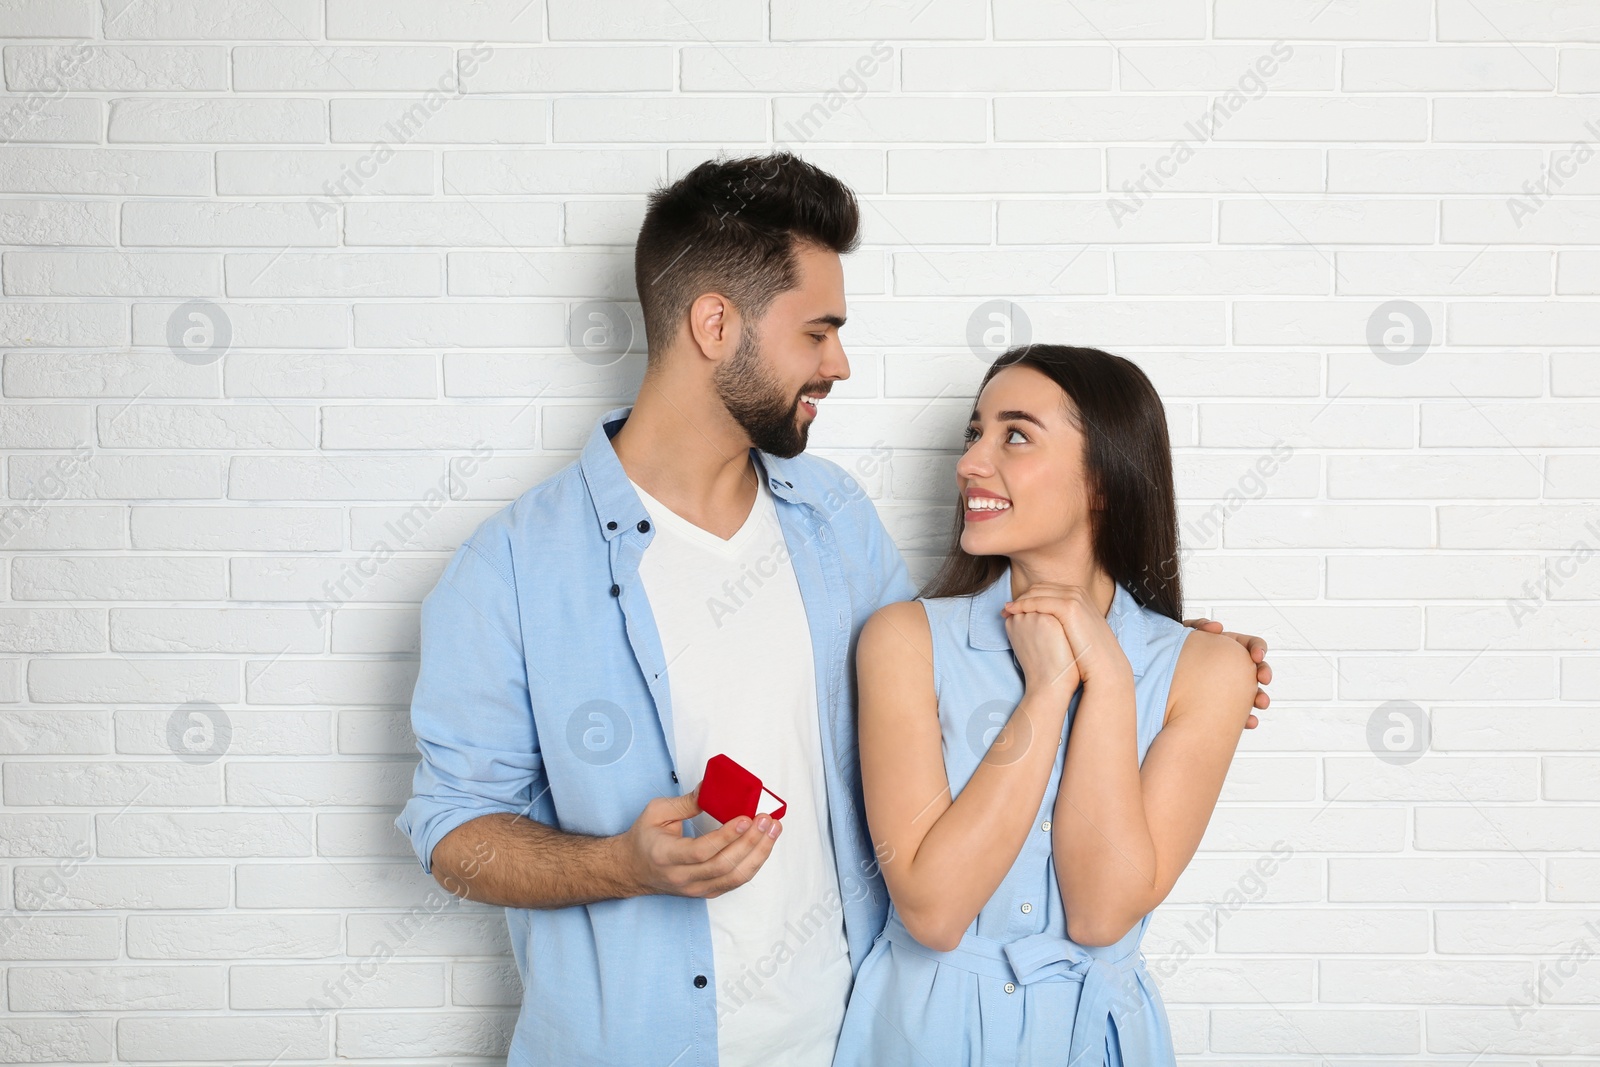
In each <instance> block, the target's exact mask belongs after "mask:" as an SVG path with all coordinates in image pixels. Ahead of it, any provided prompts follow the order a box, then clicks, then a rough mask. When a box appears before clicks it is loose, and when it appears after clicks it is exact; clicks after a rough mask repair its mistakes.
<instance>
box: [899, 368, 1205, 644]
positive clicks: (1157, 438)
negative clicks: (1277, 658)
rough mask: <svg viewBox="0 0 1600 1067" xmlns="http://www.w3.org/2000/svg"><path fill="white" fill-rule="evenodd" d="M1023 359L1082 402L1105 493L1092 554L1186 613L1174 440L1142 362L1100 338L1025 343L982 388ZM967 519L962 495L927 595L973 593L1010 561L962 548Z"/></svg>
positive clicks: (1120, 579)
mask: <svg viewBox="0 0 1600 1067" xmlns="http://www.w3.org/2000/svg"><path fill="white" fill-rule="evenodd" d="M1018 365H1026V366H1029V367H1033V368H1034V369H1035V370H1038V371H1040V372H1041V373H1043V374H1044V375H1046V376H1047V377H1049V378H1050V380H1051V381H1053V382H1055V383H1056V384H1057V385H1059V386H1060V387H1061V391H1062V392H1064V393H1066V394H1067V396H1069V397H1071V398H1072V402H1073V404H1074V405H1076V407H1077V421H1078V428H1079V429H1080V430H1081V431H1082V432H1083V435H1084V457H1083V458H1084V469H1085V471H1086V473H1087V476H1088V479H1089V490H1090V499H1093V497H1094V494H1096V493H1098V495H1099V497H1100V499H1101V500H1102V501H1103V502H1104V507H1103V508H1102V509H1096V510H1091V511H1090V513H1089V514H1090V525H1091V531H1092V533H1091V536H1092V539H1093V549H1094V558H1095V562H1096V563H1098V564H1099V565H1100V566H1101V567H1102V568H1103V569H1104V570H1105V571H1106V573H1107V574H1109V575H1111V577H1112V578H1113V579H1115V580H1116V581H1117V583H1118V584H1120V585H1123V586H1126V587H1127V589H1128V591H1129V592H1130V593H1132V594H1133V597H1134V599H1135V600H1137V601H1138V602H1139V603H1140V604H1142V605H1144V606H1145V607H1147V608H1149V609H1150V610H1152V611H1156V612H1159V613H1160V614H1162V615H1165V616H1167V617H1168V618H1170V619H1173V620H1175V621H1178V622H1182V621H1183V593H1182V590H1181V588H1180V583H1179V575H1178V506H1177V498H1176V494H1175V493H1174V492H1173V488H1172V446H1171V443H1170V442H1169V440H1168V438H1167V418H1166V412H1165V410H1164V409H1163V408H1162V406H1161V397H1160V396H1158V395H1157V394H1156V390H1155V386H1153V385H1151V384H1150V379H1149V378H1147V377H1145V374H1144V371H1142V370H1140V369H1139V368H1138V367H1137V366H1136V365H1134V364H1133V363H1131V362H1129V361H1128V360H1126V359H1123V358H1122V357H1121V356H1114V355H1112V354H1111V353H1109V352H1102V351H1101V350H1100V349H1098V348H1074V347H1069V346H1067V345H1022V346H1020V347H1017V348H1012V349H1010V350H1008V351H1006V352H1005V353H1004V354H1003V355H1001V356H1000V357H999V358H998V359H996V360H995V361H994V364H993V365H992V366H990V368H989V370H988V372H987V373H986V374H984V376H983V381H982V382H981V383H980V384H979V386H978V393H979V395H982V393H983V387H984V386H986V385H988V384H989V381H990V379H992V378H993V377H994V376H995V375H996V374H998V373H999V372H1000V371H1002V370H1004V369H1005V368H1007V367H1013V366H1018ZM974 403H976V401H974ZM1062 489H1063V491H1065V489H1066V487H1065V486H1063V487H1062ZM965 523H966V518H965V509H964V507H963V505H962V502H961V500H960V499H957V501H956V521H955V530H954V532H953V534H952V536H951V539H950V550H949V552H948V553H947V554H946V555H945V559H944V563H943V564H942V565H941V566H940V568H939V571H938V573H937V574H935V575H934V576H933V578H932V579H931V580H930V581H929V582H928V584H927V586H926V587H925V588H924V589H923V591H922V595H923V596H924V597H949V596H970V595H972V594H973V593H977V592H979V591H981V590H983V589H985V588H987V587H988V586H989V585H990V584H991V583H992V582H993V581H994V580H995V579H996V578H998V577H999V576H1000V574H1001V572H1003V571H1004V570H1005V569H1006V566H1007V565H1008V563H1009V562H1010V561H1009V560H1008V559H1007V558H1006V557H1005V556H972V555H968V554H967V553H966V552H964V551H962V548H961V531H962V529H963V527H964V526H965Z"/></svg>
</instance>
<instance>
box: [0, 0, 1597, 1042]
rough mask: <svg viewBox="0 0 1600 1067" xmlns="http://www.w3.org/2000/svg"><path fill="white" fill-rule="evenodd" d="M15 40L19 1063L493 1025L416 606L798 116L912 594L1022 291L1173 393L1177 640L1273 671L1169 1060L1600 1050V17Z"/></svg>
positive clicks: (1514, 1)
mask: <svg viewBox="0 0 1600 1067" xmlns="http://www.w3.org/2000/svg"><path fill="white" fill-rule="evenodd" d="M0 36H3V37H4V38H6V43H5V47H4V51H3V71H4V88H5V93H4V97H3V100H0V141H3V144H0V286H3V300H0V359H3V363H0V396H3V401H0V448H3V449H4V451H5V463H4V468H3V471H0V476H3V487H4V500H3V504H4V510H3V511H0V516H3V522H0V542H3V545H4V561H5V564H6V565H5V567H4V568H3V569H0V601H3V602H4V603H0V803H3V809H4V810H3V811H0V875H3V877H0V909H4V910H3V911H0V972H3V984H0V991H3V998H4V999H3V1005H4V1008H5V1012H4V1014H3V1016H0V1061H4V1062H15V1063H44V1062H68V1063H147V1062H162V1063H178V1062H181V1063H197V1064H198V1063H231V1062H238V1061H241V1060H248V1061H260V1062H263V1063H265V1062H280V1063H333V1062H352V1061H354V1062H366V1063H374V1064H378V1063H382V1064H391V1063H392V1064H424V1063H440V1064H442V1063H447V1062H448V1063H474V1062H485V1063H488V1062H495V1061H497V1060H500V1059H503V1056H504V1049H505V1047H506V1043H507V1040H508V1036H509V1033H510V1028H511V1025H512V1021H513V1018H514V1011H515V1005H516V1003H517V1002H518V998H519V988H518V983H517V979H516V974H515V970H514V968H513V967H512V966H511V963H510V957H509V949H508V944H507V941H506V935H505V932H504V926H503V922H502V921H501V917H500V913H499V912H498V911H495V910H492V909H486V908H481V907H477V906H461V905H459V904H457V903H456V902H454V901H453V900H447V899H446V898H445V896H444V894H443V893H442V892H441V891H440V890H438V889H437V888H436V887H435V885H434V883H433V882H432V881H431V879H429V878H428V877H427V876H425V875H423V874H422V873H421V871H420V870H419V869H418V867H417V864H416V862H415V860H414V858H413V857H412V856H411V854H410V851H409V848H408V845H407V843H406V842H405V841H404V840H403V839H402V838H401V837H400V836H399V834H398V833H397V832H396V830H395V829H394V827H393V825H392V819H393V815H394V813H395V812H396V811H397V810H398V808H399V806H400V805H401V804H402V803H403V801H404V798H405V797H406V795H407V792H408V789H409V781H410V770H411V767H412V764H413V761H414V759H415V754H414V751H413V747H412V745H413V742H412V739H411V737H410V734H409V729H408V723H407V719H406V705H407V702H408V700H409V695H410V689H411V685H412V683H413V681H414V678H415V672H416V664H415V657H416V652H417V633H416V630H417V620H416V609H417V604H418V602H419V600H420V599H421V597H422V595H423V594H424V593H425V592H426V591H427V590H428V589H429V588H431V586H432V585H433V583H434V581H435V580H436V578H437V576H438V573H439V570H440V568H441V567H442V565H443V562H444V560H445V559H446V558H447V557H448V556H449V554H450V552H451V550H452V549H453V548H454V547H455V546H456V545H457V544H458V543H459V542H460V540H461V539H462V538H463V537H464V536H466V534H467V533H468V532H469V531H470V530H471V529H472V528H473V527H474V526H475V525H476V524H477V523H478V522H480V521H482V519H483V518H485V517H486V516H487V515H489V514H491V513H492V512H493V511H494V510H496V509H497V508H498V507H500V506H501V505H502V504H503V503H504V502H506V501H508V500H510V499H512V498H514V497H515V496H516V495H517V494H519V493H520V492H521V491H523V490H524V489H526V488H527V487H528V486H529V485H531V484H533V483H534V482H536V481H538V480H539V479H541V478H543V477H544V476H545V475H547V474H549V473H550V472H552V471H553V470H555V469H557V468H558V467H559V466H561V465H562V464H564V463H565V462H567V461H568V460H569V459H570V458H571V457H572V455H573V454H574V452H575V450H576V449H577V448H578V447H579V445H580V444H581V442H582V440H583V439H584V437H585V436H586V435H587V433H588V431H589V428H590V426H591V424H592V421H593V419H594V417H595V416H596V415H597V414H598V413H599V412H600V411H602V410H604V409H605V408H607V407H610V406H613V405H615V404H618V403H621V402H625V401H626V400H627V399H628V398H629V397H630V396H631V393H632V390H633V389H634V388H635V386H636V385H637V382H638V377H639V372H640V363H641V357H640V356H639V355H638V354H637V353H635V354H633V355H630V356H628V357H626V358H623V359H620V360H612V359H611V358H610V357H609V356H605V357H602V358H596V357H594V356H593V355H591V354H590V353H588V352H582V355H583V356H586V357H588V358H580V355H579V354H578V353H579V352H580V351H582V350H581V349H580V348H577V347H575V346H574V345H573V344H572V342H571V339H572V338H573V337H574V336H576V334H577V333H578V332H581V329H582V328H583V324H584V322H585V321H586V320H585V319H583V317H582V312H581V310H580V306H581V305H584V304H586V303H588V302H594V301H609V302H614V303H617V304H621V305H624V306H627V305H629V304H630V302H631V300H632V295H633V294H632V281H631V266H630V252H631V245H632V242H633V236H634V232H635V230H636V228H637V225H638V221H639V217H640V213H641V205H642V202H643V195H644V194H645V193H646V192H647V191H648V190H649V189H650V188H651V187H652V185H654V184H655V183H656V182H657V181H659V180H661V179H663V178H666V177H669V176H672V175H675V174H678V173H681V172H682V171H684V170H685V169H686V168H688V167H689V166H692V165H693V164H694V163H696V162H698V161H699V160H701V159H703V158H706V157H708V156H710V155H712V154H714V153H716V152H717V151H718V150H723V149H726V150H729V151H733V152H741V153H742V152H748V151H759V150H761V149H763V148H766V147H768V146H772V145H775V144H777V145H784V146H787V147H791V148H795V149H797V150H799V151H801V152H803V153H804V154H806V155H807V156H808V157H810V158H812V159H814V160H815V161H817V162H818V163H820V164H821V165H823V166H825V167H828V168H830V169H831V170H833V171H834V172H836V173H838V174H839V175H840V176H842V177H843V178H845V179H846V180H847V181H849V182H850V183H851V184H852V185H853V186H854V187H855V188H856V189H857V191H858V192H859V194H860V195H861V197H862V199H863V202H864V204H865V243H864V246H863V248H862V250H861V251H860V253H859V254H858V255H856V256H855V257H853V258H852V260H851V262H850V263H849V264H848V265H847V284H848V287H849V292H850V303H851V307H850V312H851V314H850V325H849V326H848V327H847V329H846V331H845V340H846V343H847V346H848V350H849V352H850V354H851V359H852V367H853V371H854V373H853V375H852V377H851V379H850V380H849V381H848V382H847V383H844V384H842V385H841V386H840V387H839V388H838V389H836V390H835V393H834V396H835V399H833V400H831V401H830V402H829V404H828V405H827V406H826V410H825V412H824V414H823V416H822V418H821V420H820V421H819V422H818V424H817V428H816V431H815V434H814V441H815V443H816V448H817V451H818V452H819V453H821V454H824V455H828V456H831V457H834V458H836V459H840V460H842V461H844V462H847V463H848V462H851V461H852V460H853V459H854V458H855V457H857V456H859V455H863V454H866V453H867V452H868V451H869V450H871V449H872V448H873V447H874V446H876V445H886V446H887V447H888V448H889V449H891V450H892V455H891V461H890V463H889V464H888V465H887V466H886V467H885V468H884V469H883V470H881V471H877V472H874V474H873V475H872V476H871V477H869V478H867V479H866V481H867V482H868V489H869V491H870V492H871V493H872V495H873V496H874V497H875V499H876V500H877V502H878V504H879V506H880V509H881V511H882V513H883V515H884V518H885V521H886V522H887V524H888V526H889V528H890V529H891V531H892V532H893V533H894V534H895V536H896V537H897V539H898V540H899V542H900V543H901V545H902V546H903V548H904V549H905V551H906V552H907V554H908V556H910V557H911V558H912V560H913V562H914V565H915V571H916V574H917V576H919V577H921V576H925V575H926V574H927V573H928V571H929V568H930V567H931V565H932V564H933V562H934V560H935V557H936V556H937V554H938V552H939V551H940V550H941V549H942V547H943V536H944V530H945V529H946V523H947V518H948V512H947V511H946V506H947V505H946V504H945V501H946V500H947V498H948V496H949V482H950V476H951V466H952V462H953V461H952V456H953V454H954V447H953V446H954V445H955V443H956V442H957V441H958V439H959V426H960V424H961V421H962V417H963V415H964V414H965V411H966V406H965V405H966V404H967V403H968V402H969V401H970V398H971V394H972V390H973V387H974V385H975V383H976V381H977V379H978V377H979V375H980V373H981V371H982V369H983V363H982V362H981V360H980V359H979V358H975V355H974V352H973V350H972V349H971V347H970V344H971V341H970V339H971V338H980V339H981V338H982V336H983V333H984V330H985V329H987V328H989V327H991V326H992V325H993V324H994V320H992V319H991V318H990V317H989V316H990V314H991V313H992V312H994V311H996V309H997V308H999V309H1001V310H1003V309H1004V308H1005V303H1004V302H1006V301H1012V302H1014V306H1015V307H1016V308H1020V310H1021V313H1022V314H1023V315H1025V316H1026V321H1027V328H1028V330H1029V335H1030V336H1031V337H1032V338H1033V339H1036V340H1050V341H1061V342H1069V343H1083V344H1092V345H1100V346H1104V347H1108V348H1110V349H1112V350H1114V351H1117V352H1120V353H1122V354H1125V355H1127V356H1129V357H1131V358H1134V359H1136V360H1138V361H1139V362H1140V363H1141V365H1142V366H1144V367H1145V368H1146V369H1147V370H1148V372H1149V373H1150V374H1151V376H1152V377H1153V378H1154V380H1155V381H1156V383H1157V386H1158V387H1159V388H1160V389H1161V391H1162V393H1163V396H1164V397H1165V398H1166V400H1167V402H1168V405H1169V412H1170V422H1171V426H1172V434H1173V440H1174V444H1175V446H1176V449H1177V456H1176V460H1177V470H1178V477H1179V482H1180V491H1181V494H1182V520H1183V522H1184V535H1185V552H1186V571H1185V577H1186V581H1187V586H1188V592H1189V597H1190V600H1189V609H1190V613H1191V614H1209V615H1214V616H1218V617H1221V618H1222V619H1224V620H1226V621H1227V622H1228V623H1230V624H1231V626H1233V627H1235V628H1239V629H1243V630H1249V631H1253V632H1257V633H1261V634H1264V635H1266V636H1267V637H1268V638H1269V640H1270V641H1271V643H1272V647H1273V654H1272V662H1273V664H1274V666H1275V668H1276V674H1277V681H1276V683H1275V685H1274V686H1273V696H1274V703H1273V707H1272V709H1271V710H1270V711H1268V712H1267V713H1265V714H1264V715H1263V717H1262V718H1263V722H1262V726H1261V728H1260V729H1259V730H1257V731H1254V732H1252V733H1250V734H1248V735H1246V737H1245V739H1244V742H1243V744H1242V747H1241V751H1240V754H1239V756H1238V758H1237V760H1236V763H1235V766H1234V769H1233V772H1232V774H1231V776H1230V779H1229V783H1228V786H1227V789H1226V792H1225V794H1224V797H1223V802H1222V804H1221V805H1220V806H1219V808H1218V810H1217V812H1216V814H1215V817H1214V818H1213V820H1212V824H1211V826H1210V829H1209V830H1208V833H1207V836H1206V840H1205V842H1204V844H1203V846H1202V850H1201V852H1200V854H1199V855H1198V856H1197V857H1196V859H1195V861H1194V863H1193V865H1192V866H1191V868H1190V869H1189V870H1188V871H1187V872H1186V873H1185V875H1184V877H1183V879H1182V880H1181V881H1180V883H1179V885H1178V887H1177V889H1176V890H1175V891H1174V893H1173V895H1172V897H1171V899H1170V900H1169V901H1168V903H1167V904H1166V905H1164V906H1163V908H1162V909H1161V911H1160V912H1159V913H1158V917H1157V919H1156V921H1155V930H1154V932H1153V934H1152V936H1151V938H1150V940H1149V942H1148V943H1147V948H1148V950H1149V952H1150V958H1151V961H1152V967H1153V969H1154V970H1155V972H1156V973H1157V975H1158V976H1159V977H1160V979H1161V981H1162V985H1163V989H1164V991H1165V995H1166V999H1167V1003H1168V1005H1169V1009H1170V1015H1171V1020H1172V1024H1173V1030H1174V1033H1175V1036H1176V1038H1177V1041H1178V1043H1179V1047H1180V1052H1181V1054H1182V1058H1183V1060H1184V1062H1185V1063H1195V1064H1198V1063H1214V1064H1234V1063H1243V1062H1252V1063H1255V1062H1262V1063H1265V1062H1270V1063H1272V1064H1314V1063H1321V1062H1325V1061H1324V1060H1322V1059H1321V1057H1322V1056H1328V1057H1344V1056H1365V1057H1371V1058H1372V1060H1371V1061H1370V1062H1375V1061H1377V1060H1381V1061H1382V1062H1384V1063H1412V1062H1416V1063H1422V1062H1445V1061H1446V1060H1448V1061H1449V1062H1468V1061H1469V1060H1476V1059H1477V1058H1478V1057H1479V1056H1482V1057H1485V1060H1484V1062H1486V1063H1487V1062H1493V1063H1495V1064H1512V1063H1516V1064H1532V1063H1534V1062H1535V1061H1537V1062H1539V1063H1542V1064H1554V1063H1566V1062H1574V1063H1576V1062H1580V1060H1578V1059H1573V1057H1588V1059H1587V1060H1583V1061H1581V1062H1594V1060H1595V1057H1600V963H1594V962H1590V958H1591V957H1593V956H1594V955H1595V953H1596V950H1597V947H1600V786H1597V784H1596V783H1597V782H1600V757H1597V756H1596V755H1595V753H1596V750H1597V749H1600V715H1597V713H1596V712H1597V708H1600V656H1597V655H1596V647H1595V646H1596V642H1597V639H1600V562H1597V561H1596V555H1597V552H1596V549H1597V548H1600V508H1597V506H1596V505H1597V504H1600V330H1597V327H1600V305H1596V303H1595V301H1594V298H1595V297H1596V296H1597V295H1600V200H1597V199H1596V196H1597V195H1600V161H1595V160H1594V159H1593V158H1592V157H1593V156H1594V154H1595V144H1596V142H1597V141H1600V0H1075V2H1074V3H1070V4H1066V3H1049V2H1045V0H917V2H896V3H872V4H864V3H860V2H859V0H806V2H800V0H771V2H770V3H769V4H756V3H751V2H749V0H478V2H475V3H472V4H465V3H443V2H439V0H387V2H383V3H380V2H377V0H227V2H225V3H219V2H218V0H0ZM1397 300H1401V301H1407V302H1408V304H1406V305H1403V306H1402V307H1401V308H1400V309H1399V310H1400V313H1401V317H1400V318H1392V317H1391V312H1393V311H1394V310H1395V309H1394V308H1393V307H1392V306H1391V302H1393V301H1397ZM993 301H1000V302H1001V303H1000V304H999V305H995V304H992V303H991V302H993ZM195 302H199V303H195ZM633 312H634V315H635V323H636V324H637V310H636V308H635V309H633ZM575 314H576V315H577V316H578V325H577V327H576V330H574V327H573V319H574V316H575ZM1406 315H1409V316H1411V319H1410V322H1409V327H1408V323H1407V320H1406V318H1405V316H1406ZM1013 327H1014V330H1015V331H1020V330H1021V329H1022V327H1021V325H1020V322H1019V321H1016V320H1014V321H1013ZM636 328H637V325H636ZM1386 330H1389V331H1394V330H1398V332H1394V333H1392V334H1391V337H1390V343H1391V347H1390V348H1388V349H1385V348H1383V347H1382V344H1383V338H1384V335H1385V331H1386ZM1013 336H1016V333H1015V332H1014V333H1013ZM1412 342H1416V343H1417V344H1418V346H1419V348H1420V352H1411V353H1409V354H1406V353H1405V352H1403V351H1400V350H1402V349H1404V348H1405V346H1406V345H1408V344H1410V343H1412ZM441 502H442V504H443V506H442V507H441V506H439V504H440V503H441ZM380 545H381V549H380V548H377V547H375V546H380ZM191 702H193V703H191ZM1407 715H1410V716H1412V717H1413V719H1412V720H1410V721H1411V722H1412V725H1413V727H1415V726H1417V725H1419V724H1420V725H1425V726H1428V727H1431V729H1425V730H1421V731H1419V732H1415V733H1414V734H1413V735H1412V740H1413V747H1416V748H1419V749H1422V751H1420V752H1418V753H1413V754H1407V753H1406V752H1404V751H1396V749H1397V748H1401V749H1403V748H1404V747H1405V744H1406V734H1405V730H1404V727H1405V726H1406V724H1407V722H1408V720H1407V718H1406V716H1407ZM1392 716H1393V717H1392ZM1386 731H1388V733H1387V734H1386ZM1380 757H1382V758H1380ZM1339 1062H1343V1061H1342V1060H1340V1061H1339Z"/></svg>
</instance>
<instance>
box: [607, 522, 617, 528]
mask: <svg viewBox="0 0 1600 1067" xmlns="http://www.w3.org/2000/svg"><path fill="white" fill-rule="evenodd" d="M616 528H617V524H616V523H615V522H608V523H606V529H608V530H615V529H616Z"/></svg>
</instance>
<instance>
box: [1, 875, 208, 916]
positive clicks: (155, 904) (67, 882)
mask: <svg viewBox="0 0 1600 1067" xmlns="http://www.w3.org/2000/svg"><path fill="white" fill-rule="evenodd" d="M229 873H230V868H229V867H228V866H227V865H226V864H222V863H182V864H179V863H169V864H164V865H163V864H143V863H139V864H134V863H86V864H82V865H80V866H78V867H77V868H76V869H74V870H73V871H72V876H71V877H70V878H64V877H63V876H62V875H61V874H60V873H59V872H58V871H57V870H56V868H54V867H44V866H35V865H32V864H18V865H17V866H16V867H15V868H13V874H14V876H15V878H16V887H17V898H18V900H23V899H33V900H41V901H43V902H44V906H43V907H44V910H62V911H83V910H90V909H98V908H105V909H111V910H118V911H121V910H134V909H139V910H157V909H159V910H170V909H175V908H182V909H196V908H222V907H226V906H227V904H228V878H229Z"/></svg>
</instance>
